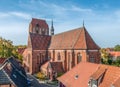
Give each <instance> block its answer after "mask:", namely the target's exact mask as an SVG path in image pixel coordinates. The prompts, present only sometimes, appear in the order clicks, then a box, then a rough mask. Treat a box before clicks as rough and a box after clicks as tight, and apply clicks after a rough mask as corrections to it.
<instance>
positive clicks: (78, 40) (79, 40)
mask: <svg viewBox="0 0 120 87" xmlns="http://www.w3.org/2000/svg"><path fill="white" fill-rule="evenodd" d="M49 49H90V50H94V49H100V48H99V46H97V45H96V43H95V42H94V41H93V39H92V38H91V36H90V35H89V33H88V32H87V30H86V29H85V27H81V28H77V29H74V30H70V31H67V32H63V33H60V34H56V35H54V36H52V38H51V44H50V47H49Z"/></svg>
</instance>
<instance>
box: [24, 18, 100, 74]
mask: <svg viewBox="0 0 120 87" xmlns="http://www.w3.org/2000/svg"><path fill="white" fill-rule="evenodd" d="M49 32H50V34H49ZM99 50H100V47H99V46H98V45H97V44H96V43H95V42H94V40H93V39H92V38H91V36H90V35H89V33H88V32H87V30H86V28H85V26H84V25H83V26H82V27H80V28H76V29H73V30H70V31H66V32H63V33H59V34H55V35H54V26H53V22H52V24H51V28H50V29H49V26H48V24H47V23H46V21H45V20H42V19H36V18H32V21H31V22H30V24H29V35H28V44H27V48H26V49H25V51H24V53H23V57H24V58H23V63H24V67H25V69H26V71H27V72H29V73H31V74H34V73H37V72H39V71H40V70H41V67H42V66H43V67H44V66H46V67H47V64H48V66H49V68H51V67H53V70H56V69H57V70H58V71H59V68H62V69H63V71H64V72H66V71H69V70H70V69H71V68H73V67H74V66H76V65H77V64H78V63H80V62H92V63H100V52H99ZM83 67H84V66H83ZM47 68H48V67H47Z"/></svg>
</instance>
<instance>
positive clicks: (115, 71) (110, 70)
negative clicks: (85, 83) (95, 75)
mask: <svg viewBox="0 0 120 87" xmlns="http://www.w3.org/2000/svg"><path fill="white" fill-rule="evenodd" d="M102 67H105V68H107V70H106V72H105V74H104V78H103V81H102V83H101V84H100V86H99V87H110V86H111V85H112V84H114V83H115V82H116V80H117V79H118V78H120V68H119V67H115V66H108V65H102ZM115 87H116V86H115ZM118 87H120V84H119V86H118Z"/></svg>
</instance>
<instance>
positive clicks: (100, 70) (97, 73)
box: [91, 66, 107, 80]
mask: <svg viewBox="0 0 120 87" xmlns="http://www.w3.org/2000/svg"><path fill="white" fill-rule="evenodd" d="M106 70H107V68H106V67H102V66H101V67H99V68H98V70H96V71H95V72H94V74H92V75H91V77H92V79H94V80H98V79H99V77H100V76H101V75H103V74H104V73H105V72H106Z"/></svg>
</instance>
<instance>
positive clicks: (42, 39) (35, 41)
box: [30, 33, 51, 50]
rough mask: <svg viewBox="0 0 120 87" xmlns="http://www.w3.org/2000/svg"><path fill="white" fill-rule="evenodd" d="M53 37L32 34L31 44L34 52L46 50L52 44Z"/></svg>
mask: <svg viewBox="0 0 120 87" xmlns="http://www.w3.org/2000/svg"><path fill="white" fill-rule="evenodd" d="M50 39H51V36H48V35H39V34H35V33H30V43H31V47H32V49H34V50H46V49H48V46H49V44H50Z"/></svg>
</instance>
